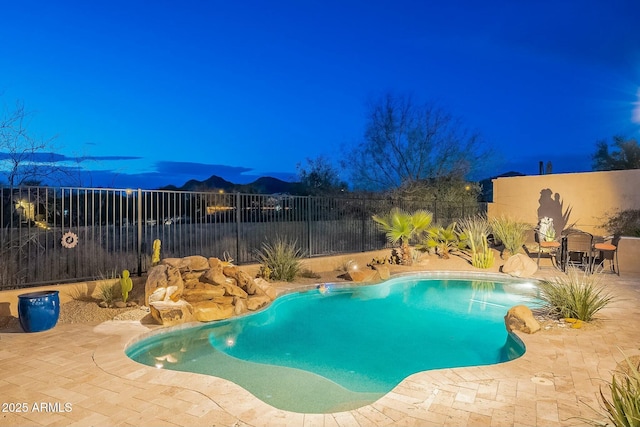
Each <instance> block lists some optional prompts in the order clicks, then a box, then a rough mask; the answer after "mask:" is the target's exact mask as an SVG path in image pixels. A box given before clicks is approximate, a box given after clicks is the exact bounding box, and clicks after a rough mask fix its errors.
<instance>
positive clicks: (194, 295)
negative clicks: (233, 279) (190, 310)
mask: <svg viewBox="0 0 640 427" xmlns="http://www.w3.org/2000/svg"><path fill="white" fill-rule="evenodd" d="M224 294H225V289H224V288H223V287H222V286H215V285H209V284H205V283H202V284H201V285H200V286H198V287H196V288H193V289H189V288H186V289H185V290H184V292H183V293H182V298H183V299H184V300H185V301H188V302H190V303H194V302H198V301H208V300H212V299H214V298H216V297H222V296H223V295H224Z"/></svg>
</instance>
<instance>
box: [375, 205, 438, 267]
mask: <svg viewBox="0 0 640 427" xmlns="http://www.w3.org/2000/svg"><path fill="white" fill-rule="evenodd" d="M372 219H373V220H374V221H375V222H376V223H377V224H378V226H379V227H380V230H382V231H384V232H385V234H386V236H387V240H388V241H389V243H391V244H392V245H396V244H398V243H400V262H401V264H403V265H411V264H412V262H413V258H412V256H411V248H410V247H409V241H410V240H411V239H412V238H413V237H416V236H417V235H419V234H421V233H423V232H424V231H426V230H427V229H428V228H429V226H430V225H431V221H432V219H433V214H432V213H431V212H429V211H427V210H424V209H419V210H417V211H415V212H414V213H412V214H410V213H408V212H405V211H403V210H402V209H400V208H393V209H391V211H390V212H389V213H388V214H387V215H384V216H379V215H373V217H372Z"/></svg>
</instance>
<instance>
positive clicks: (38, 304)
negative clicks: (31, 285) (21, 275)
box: [18, 291, 60, 332]
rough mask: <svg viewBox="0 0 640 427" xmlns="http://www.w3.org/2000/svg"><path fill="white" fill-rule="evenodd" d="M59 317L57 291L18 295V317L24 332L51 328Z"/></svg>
mask: <svg viewBox="0 0 640 427" xmlns="http://www.w3.org/2000/svg"><path fill="white" fill-rule="evenodd" d="M59 317H60V297H59V295H58V291H39V292H31V293H28V294H21V295H18V318H19V320H20V326H22V329H23V330H24V331H25V332H41V331H46V330H48V329H51V328H53V327H54V326H55V325H56V323H58V318H59Z"/></svg>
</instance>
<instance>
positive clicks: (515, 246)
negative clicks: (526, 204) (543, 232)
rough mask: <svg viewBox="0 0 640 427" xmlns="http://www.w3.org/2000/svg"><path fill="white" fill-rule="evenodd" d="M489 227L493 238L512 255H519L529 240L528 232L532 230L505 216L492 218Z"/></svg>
mask: <svg viewBox="0 0 640 427" xmlns="http://www.w3.org/2000/svg"><path fill="white" fill-rule="evenodd" d="M489 225H490V227H491V231H492V232H493V237H494V238H495V239H496V240H497V241H500V242H501V243H502V244H503V245H504V248H505V250H506V251H508V252H509V253H510V254H511V255H515V254H517V253H518V252H519V251H520V250H521V249H522V247H523V246H524V243H525V241H526V239H527V231H529V230H530V229H531V226H530V225H528V224H525V223H523V222H519V221H516V220H514V219H513V218H510V217H508V216H505V215H501V216H499V217H495V218H492V219H491V221H489Z"/></svg>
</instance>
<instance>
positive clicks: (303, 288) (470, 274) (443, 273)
mask: <svg viewBox="0 0 640 427" xmlns="http://www.w3.org/2000/svg"><path fill="white" fill-rule="evenodd" d="M407 276H417V277H420V278H436V279H439V278H447V277H452V276H454V277H459V278H463V279H468V278H489V279H496V280H504V279H508V280H518V279H521V278H519V277H513V276H510V275H508V274H504V273H486V272H481V271H477V272H476V271H447V270H425V271H413V272H402V273H396V274H393V275H391V277H389V278H388V279H387V280H382V281H377V282H318V283H314V284H305V285H300V286H299V287H296V288H293V289H285V290H283V291H282V292H279V293H278V294H277V296H276V298H275V299H274V300H273V301H271V303H269V304H267V305H265V306H264V307H261V308H260V309H259V310H256V311H251V312H247V313H243V314H241V315H240V316H234V317H231V318H229V319H235V318H239V317H244V316H251V315H253V314H255V313H259V312H261V311H264V310H266V309H268V308H269V307H270V306H271V305H273V303H274V302H275V301H277V300H278V299H279V298H281V297H284V296H286V295H290V294H293V293H299V292H309V291H315V290H317V289H318V287H319V286H320V285H331V286H335V287H336V288H338V289H341V288H351V287H359V286H376V285H380V284H383V283H387V282H390V281H393V280H394V279H401V278H403V277H407ZM521 280H525V279H524V278H522V279H521ZM526 280H529V281H531V282H539V281H540V279H535V278H530V277H529V278H526ZM505 314H506V313H505ZM229 319H224V320H220V321H214V322H222V321H226V320H229ZM209 323H212V322H198V321H193V322H188V323H183V324H181V325H174V326H167V327H163V326H161V325H154V326H155V328H154V329H153V330H150V331H148V332H147V333H145V334H143V335H140V336H138V337H136V338H134V339H132V340H131V341H130V342H128V343H127V345H126V346H125V352H126V349H127V348H129V347H131V346H133V345H134V344H136V343H137V342H139V341H142V340H144V339H147V338H150V337H152V336H155V335H160V334H165V333H170V332H174V331H178V330H181V329H189V328H197V327H201V326H205V325H207V324H209ZM510 334H511V333H510ZM518 339H519V338H518ZM520 342H522V341H520ZM522 345H523V346H524V343H522ZM525 350H526V347H525ZM136 363H137V362H136ZM143 366H145V365H143Z"/></svg>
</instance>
